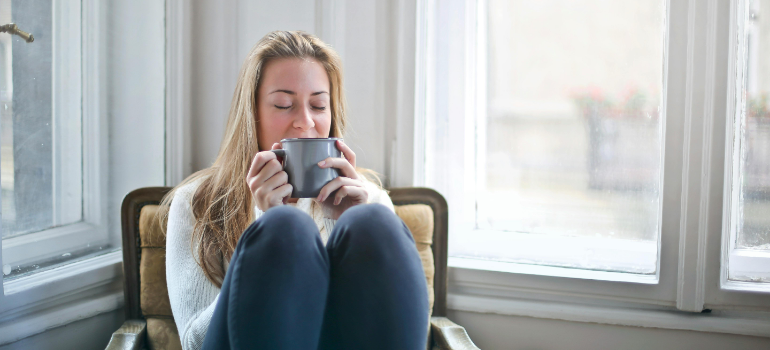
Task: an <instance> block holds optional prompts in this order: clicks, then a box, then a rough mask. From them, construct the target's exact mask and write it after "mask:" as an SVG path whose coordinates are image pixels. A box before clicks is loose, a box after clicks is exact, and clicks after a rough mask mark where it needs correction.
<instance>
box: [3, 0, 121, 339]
mask: <svg viewBox="0 0 770 350" xmlns="http://www.w3.org/2000/svg"><path fill="white" fill-rule="evenodd" d="M76 3H77V4H76V5H75V4H74V3H73V2H68V1H64V0H54V3H53V11H54V13H55V14H57V15H58V18H59V19H60V20H59V21H56V20H55V21H54V28H61V29H64V30H63V31H62V32H63V33H66V37H64V38H59V39H61V40H62V41H61V42H58V43H57V42H56V41H54V52H57V51H58V52H64V53H65V54H64V56H65V57H67V59H65V60H59V61H57V60H54V62H55V63H54V79H53V84H54V89H53V91H54V104H55V106H56V107H55V108H54V115H55V116H56V115H57V113H73V112H74V111H75V110H77V112H78V113H80V112H81V110H82V124H81V128H82V135H81V136H82V148H83V153H82V159H83V166H82V183H83V191H84V194H85V195H84V196H83V208H82V210H83V220H82V221H81V222H79V223H75V224H72V225H66V226H62V227H55V228H52V229H48V230H44V231H41V232H37V233H31V234H27V235H21V236H18V237H10V238H9V239H6V240H2V241H0V245H1V246H2V249H0V252H1V253H0V258H1V259H3V261H4V262H6V263H9V262H10V263H15V264H25V263H26V262H29V261H34V259H37V258H38V257H41V256H50V255H51V254H56V253H57V252H62V251H65V252H66V251H67V250H69V249H71V248H72V247H82V246H84V245H87V244H89V243H90V244H92V246H93V245H94V244H98V243H99V241H100V240H103V241H106V240H107V239H108V238H107V235H108V230H107V227H106V226H107V211H106V209H107V208H104V207H105V202H106V194H107V165H108V164H107V157H108V151H107V150H108V147H107V125H106V124H107V122H106V120H105V118H104V117H103V116H104V115H105V112H106V108H105V106H106V103H105V101H106V97H107V96H106V95H105V94H104V93H103V89H104V87H105V86H106V83H105V77H106V74H105V68H106V67H105V65H104V64H103V58H102V57H104V53H103V50H104V47H105V40H106V39H107V37H106V36H105V35H104V33H102V31H101V30H100V27H101V23H103V21H104V14H105V13H106V7H105V6H104V5H102V4H100V1H98V0H82V4H81V3H80V2H76ZM81 24H82V28H81ZM81 29H82V30H81ZM75 33H77V34H75ZM33 34H34V33H33ZM55 38H56V36H55ZM81 38H82V39H81ZM66 39H68V40H69V41H67V40H66ZM81 40H82V41H81ZM75 43H76V44H75ZM65 44H71V45H74V46H77V48H74V47H68V45H65ZM81 52H82V59H81V56H80V55H81ZM73 57H77V60H74V59H73ZM57 84H58V86H70V87H72V86H77V87H78V88H79V89H80V91H82V95H81V96H82V105H81V104H80V103H77V102H76V103H69V102H70V101H71V100H70V101H68V100H67V97H71V96H64V93H63V92H65V91H66V89H61V88H59V89H57ZM68 84H71V85H68ZM57 91H58V92H57ZM57 102H58V103H57ZM54 137H56V136H54ZM58 150H60V151H65V150H61V149H58ZM58 170H59V171H66V168H64V167H63V166H60V167H59V168H58ZM55 171H56V170H55ZM60 185H64V184H61V183H60ZM122 261H123V256H122V253H121V252H120V251H113V252H107V253H106V254H101V255H98V256H96V257H92V258H89V259H80V260H76V261H73V262H71V263H69V264H66V265H64V266H61V267H56V268H53V269H49V270H44V271H41V272H36V273H33V274H28V275H25V276H22V277H19V278H13V279H9V280H5V279H4V281H3V283H2V286H0V345H2V344H7V343H11V342H15V341H18V340H20V339H24V338H26V337H29V336H31V335H34V334H37V333H40V332H44V331H46V330H48V329H51V328H54V327H58V326H62V325H65V324H68V323H70V322H73V321H76V320H80V319H85V318H88V317H91V316H95V315H98V314H101V313H104V312H108V311H112V310H115V309H117V308H119V307H121V306H122V304H123V288H122V281H121V280H122V275H123V272H122V267H121V266H122Z"/></svg>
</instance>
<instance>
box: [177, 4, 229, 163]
mask: <svg viewBox="0 0 770 350" xmlns="http://www.w3.org/2000/svg"><path fill="white" fill-rule="evenodd" d="M236 5H237V2H236V1H235V0H223V1H218V2H212V1H205V0H195V1H193V2H192V26H191V27H192V28H191V32H192V34H191V37H192V38H193V39H192V49H191V51H192V57H191V59H190V65H191V76H190V79H189V82H190V95H191V101H190V111H191V115H190V117H191V120H190V123H191V127H190V129H191V130H190V132H191V134H192V137H191V140H190V145H191V148H192V150H191V152H192V171H197V170H200V169H203V168H207V167H209V166H210V165H211V164H212V163H213V162H214V159H215V158H216V156H217V152H218V151H219V143H220V141H221V140H222V134H223V133H224V129H225V123H226V121H227V112H228V110H229V108H230V99H231V98H232V96H233V90H234V89H235V82H236V79H237V78H238V68H239V66H240V62H241V61H242V58H239V57H238V51H237V41H236V40H237V23H236V19H237V13H238V11H237V7H236Z"/></svg>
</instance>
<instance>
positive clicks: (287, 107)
mask: <svg viewBox="0 0 770 350" xmlns="http://www.w3.org/2000/svg"><path fill="white" fill-rule="evenodd" d="M274 106H275V108H278V109H289V108H291V105H288V106H279V105H274Z"/></svg>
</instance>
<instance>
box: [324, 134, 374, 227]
mask: <svg viewBox="0 0 770 350" xmlns="http://www.w3.org/2000/svg"><path fill="white" fill-rule="evenodd" d="M337 148H338V149H339V150H340V151H341V152H342V155H343V156H344V157H345V158H335V157H329V158H326V159H324V160H322V161H320V162H319V163H318V166H319V167H321V168H337V169H339V170H340V173H341V176H338V177H337V178H335V179H334V180H332V181H330V182H329V183H328V184H326V186H324V187H323V188H322V189H321V193H319V194H318V198H317V200H318V201H319V202H321V203H323V205H324V210H325V211H326V212H327V213H328V214H329V216H331V218H332V219H334V220H337V219H339V217H340V215H342V213H344V212H345V210H348V208H350V207H352V206H354V205H359V204H366V202H367V200H368V199H369V193H367V192H366V188H364V182H363V181H362V179H361V178H359V177H358V173H356V154H355V153H353V150H351V149H350V147H348V146H347V145H345V143H344V142H342V140H337ZM335 191H336V193H335Z"/></svg>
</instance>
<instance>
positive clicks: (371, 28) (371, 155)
mask: <svg viewBox="0 0 770 350" xmlns="http://www.w3.org/2000/svg"><path fill="white" fill-rule="evenodd" d="M346 5H347V6H346V9H345V12H346V14H345V36H344V43H345V53H344V54H345V56H344V57H343V64H344V67H345V92H346V93H347V102H348V116H349V118H350V119H349V121H350V123H349V125H350V128H349V129H348V132H347V135H345V138H346V140H347V143H349V144H350V145H352V147H353V152H356V157H357V159H358V164H357V165H358V166H360V167H364V168H369V169H373V170H375V171H377V172H379V173H381V174H383V173H384V167H385V158H384V157H385V152H384V147H383V146H384V138H385V134H384V130H385V121H386V119H387V117H388V116H387V115H386V113H385V111H384V110H382V108H378V103H377V102H378V99H379V96H378V93H381V90H380V84H382V81H381V79H380V78H379V76H378V74H377V64H378V61H379V60H383V59H387V57H386V56H384V55H383V54H382V53H381V52H380V51H379V49H380V47H381V45H382V43H380V42H378V41H377V23H378V22H379V21H378V18H377V12H376V6H377V4H376V2H375V1H371V0H367V1H348V2H347V3H346Z"/></svg>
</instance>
